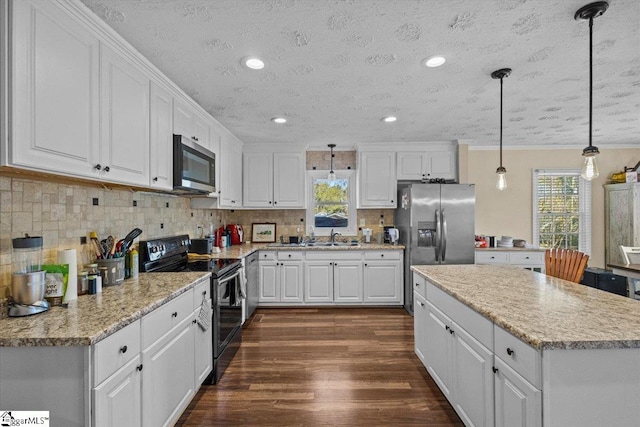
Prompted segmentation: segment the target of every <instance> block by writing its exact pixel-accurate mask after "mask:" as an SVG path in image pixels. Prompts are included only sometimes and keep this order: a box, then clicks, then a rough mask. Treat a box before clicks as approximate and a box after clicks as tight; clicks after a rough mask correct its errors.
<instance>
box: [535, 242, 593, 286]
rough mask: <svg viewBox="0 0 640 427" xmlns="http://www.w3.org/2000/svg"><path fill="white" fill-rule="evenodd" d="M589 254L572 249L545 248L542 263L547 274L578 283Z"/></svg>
mask: <svg viewBox="0 0 640 427" xmlns="http://www.w3.org/2000/svg"><path fill="white" fill-rule="evenodd" d="M587 261H589V255H587V254H584V253H582V252H580V251H575V250H572V249H547V250H546V251H545V254H544V264H545V270H546V274H547V275H548V276H553V277H558V278H560V279H564V280H569V281H570V282H574V283H580V280H582V275H583V274H584V270H585V268H586V267H587Z"/></svg>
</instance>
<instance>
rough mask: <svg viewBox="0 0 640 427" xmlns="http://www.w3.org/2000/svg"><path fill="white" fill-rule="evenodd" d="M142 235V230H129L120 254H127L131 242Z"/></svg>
mask: <svg viewBox="0 0 640 427" xmlns="http://www.w3.org/2000/svg"><path fill="white" fill-rule="evenodd" d="M141 234H142V230H141V229H139V228H134V229H133V230H131V231H130V232H129V234H127V235H126V236H125V237H124V239H122V240H123V242H122V252H123V253H125V254H126V253H127V251H128V250H129V247H131V244H132V243H133V240H134V239H135V238H136V237H138V236H139V235H141Z"/></svg>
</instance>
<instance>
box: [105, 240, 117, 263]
mask: <svg viewBox="0 0 640 427" xmlns="http://www.w3.org/2000/svg"><path fill="white" fill-rule="evenodd" d="M109 239H111V240H109ZM109 241H110V242H111V250H110V251H109V258H113V255H114V254H115V253H116V245H117V244H118V242H117V241H116V239H114V238H113V237H111V236H109V237H107V242H109Z"/></svg>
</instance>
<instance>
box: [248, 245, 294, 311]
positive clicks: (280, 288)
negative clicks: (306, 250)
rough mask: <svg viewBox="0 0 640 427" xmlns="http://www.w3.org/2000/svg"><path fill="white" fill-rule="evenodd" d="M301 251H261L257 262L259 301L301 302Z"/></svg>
mask: <svg viewBox="0 0 640 427" xmlns="http://www.w3.org/2000/svg"><path fill="white" fill-rule="evenodd" d="M303 256H304V254H303V253H302V252H297V251H296V252H279V253H276V252H266V251H263V252H262V253H261V256H260V261H259V262H258V265H259V269H260V293H259V296H258V302H259V303H262V304H264V303H294V304H296V303H302V302H303V299H304V298H303V280H304V275H303V266H304V261H303Z"/></svg>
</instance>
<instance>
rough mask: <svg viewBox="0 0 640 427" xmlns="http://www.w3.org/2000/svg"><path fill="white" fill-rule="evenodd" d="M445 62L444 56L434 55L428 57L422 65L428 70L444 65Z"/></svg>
mask: <svg viewBox="0 0 640 427" xmlns="http://www.w3.org/2000/svg"><path fill="white" fill-rule="evenodd" d="M446 61H447V60H446V59H444V56H440V55H435V56H430V57H429V58H427V59H425V60H424V62H423V63H424V65H426V66H427V67H429V68H433V67H439V66H441V65H442V64H444V63H445V62H446Z"/></svg>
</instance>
